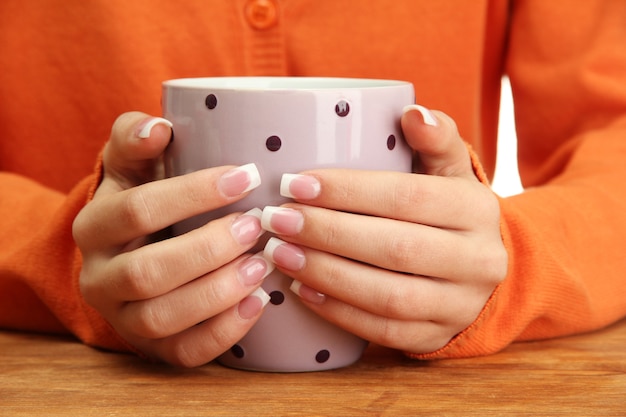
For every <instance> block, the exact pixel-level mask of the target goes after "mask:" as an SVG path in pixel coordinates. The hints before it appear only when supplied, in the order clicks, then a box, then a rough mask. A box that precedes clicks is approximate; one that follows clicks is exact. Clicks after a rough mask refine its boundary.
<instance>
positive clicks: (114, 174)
mask: <svg viewBox="0 0 626 417" xmlns="http://www.w3.org/2000/svg"><path fill="white" fill-rule="evenodd" d="M171 126H172V124H171V123H170V122H169V121H168V120H166V119H163V118H160V117H152V116H149V115H147V114H145V113H140V112H129V113H124V114H122V115H121V116H119V117H118V118H117V120H115V122H114V123H113V127H112V128H111V136H110V137H109V141H108V142H107V144H106V146H105V148H104V154H103V165H104V179H103V183H102V186H101V188H102V187H104V188H109V187H114V188H117V190H122V189H127V188H131V187H134V186H137V185H140V184H143V183H146V182H149V181H153V180H155V179H157V178H159V177H161V176H162V170H163V163H162V158H161V156H162V155H163V152H164V150H165V148H166V147H167V145H168V144H169V142H170V140H171V137H172V129H171Z"/></svg>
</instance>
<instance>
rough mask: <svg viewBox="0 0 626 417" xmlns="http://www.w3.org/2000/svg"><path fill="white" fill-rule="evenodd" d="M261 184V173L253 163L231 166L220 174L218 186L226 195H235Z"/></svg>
mask: <svg viewBox="0 0 626 417" xmlns="http://www.w3.org/2000/svg"><path fill="white" fill-rule="evenodd" d="M259 185H261V174H260V173H259V170H258V169H257V167H256V165H255V164H246V165H242V166H240V167H237V168H233V169H231V170H230V171H227V172H226V173H224V174H223V175H222V177H221V178H220V180H219V183H218V187H219V189H220V191H221V192H222V193H223V194H224V195H225V196H227V197H236V196H238V195H240V194H243V193H245V192H248V191H250V190H253V189H255V188H256V187H258V186H259Z"/></svg>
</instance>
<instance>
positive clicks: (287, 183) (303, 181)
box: [280, 174, 321, 200]
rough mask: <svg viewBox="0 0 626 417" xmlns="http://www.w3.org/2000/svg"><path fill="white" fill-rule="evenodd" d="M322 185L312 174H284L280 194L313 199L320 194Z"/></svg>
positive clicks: (301, 198) (288, 196)
mask: <svg viewBox="0 0 626 417" xmlns="http://www.w3.org/2000/svg"><path fill="white" fill-rule="evenodd" d="M320 190H321V185H320V182H319V181H318V180H317V178H315V177H312V176H310V175H301V174H283V176H282V178H281V180H280V195H282V196H283V197H287V198H297V199H300V200H311V199H313V198H315V197H317V196H318V195H320Z"/></svg>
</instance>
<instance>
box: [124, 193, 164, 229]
mask: <svg viewBox="0 0 626 417" xmlns="http://www.w3.org/2000/svg"><path fill="white" fill-rule="evenodd" d="M148 200H149V199H148V198H147V196H146V194H145V192H143V190H142V189H141V187H136V188H133V189H131V190H129V192H128V194H127V195H126V197H125V198H124V200H123V203H122V205H121V208H120V217H121V219H120V220H121V221H122V223H123V224H124V225H125V226H126V227H128V228H130V229H132V230H135V231H137V232H138V233H141V234H149V233H152V232H154V230H153V229H154V226H153V225H154V219H155V218H157V213H155V212H154V208H153V207H151V205H150V203H149V201H148Z"/></svg>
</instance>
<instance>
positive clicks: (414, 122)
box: [401, 104, 475, 178]
mask: <svg viewBox="0 0 626 417" xmlns="http://www.w3.org/2000/svg"><path fill="white" fill-rule="evenodd" d="M401 124H402V131H403V132H404V137H405V139H406V141H407V143H408V144H409V146H410V147H411V148H413V150H415V151H416V152H417V154H418V160H417V167H416V168H417V172H418V173H420V174H428V175H438V176H444V177H471V178H475V175H474V171H473V169H472V163H471V160H470V156H469V152H468V150H467V146H466V145H465V142H464V141H463V139H462V138H461V137H460V136H459V132H458V130H457V127H456V123H455V122H454V120H452V118H451V117H449V116H448V115H446V114H445V113H443V112H440V111H431V110H428V109H427V108H425V107H422V106H420V105H417V104H414V105H410V106H406V107H405V108H404V114H403V115H402V119H401Z"/></svg>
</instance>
